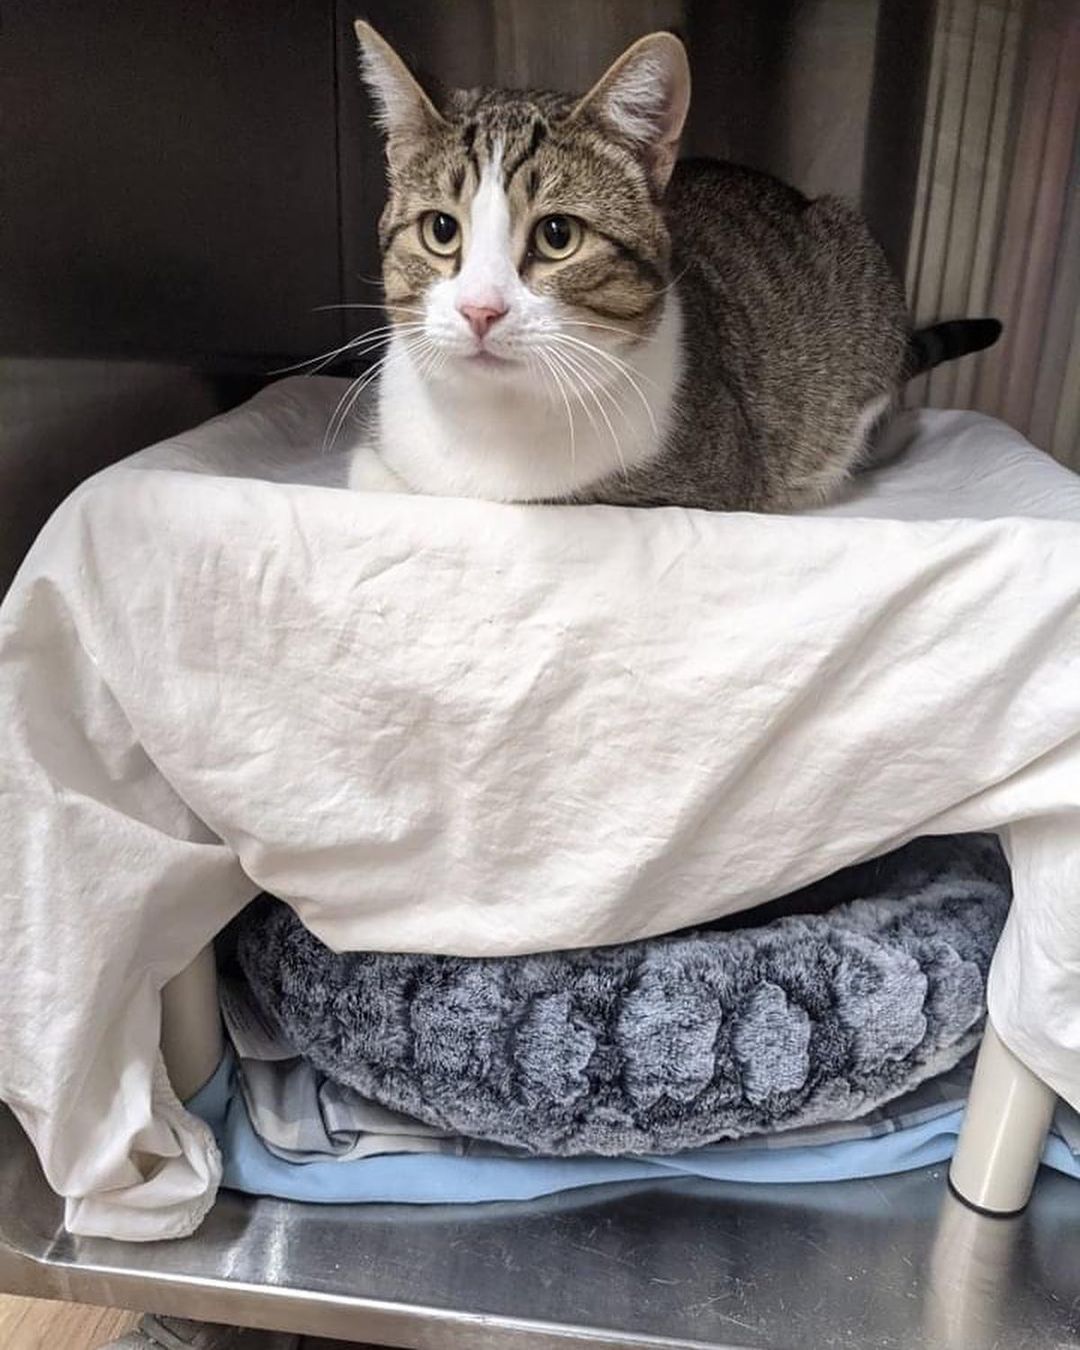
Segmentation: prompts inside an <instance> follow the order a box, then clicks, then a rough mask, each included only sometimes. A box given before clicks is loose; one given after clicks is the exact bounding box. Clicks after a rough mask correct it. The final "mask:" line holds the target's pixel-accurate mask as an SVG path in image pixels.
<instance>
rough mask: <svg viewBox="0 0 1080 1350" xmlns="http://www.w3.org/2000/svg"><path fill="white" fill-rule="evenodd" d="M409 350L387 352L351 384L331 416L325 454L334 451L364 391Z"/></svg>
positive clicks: (326, 433) (324, 445)
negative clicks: (390, 364) (392, 362)
mask: <svg viewBox="0 0 1080 1350" xmlns="http://www.w3.org/2000/svg"><path fill="white" fill-rule="evenodd" d="M407 350H408V348H407V346H406V347H405V348H404V349H402V350H399V351H389V352H387V353H386V354H385V355H384V356H381V357H380V358H379V359H378V361H376V362H375V363H374V365H372V366H369V367H368V369H367V370H365V371H364V372H363V374H362V375H358V376H357V377H356V379H355V380H353V381H352V382H351V383H350V385H349V387H348V388H347V389H346V390H345V392H344V394H342V396H341V398H340V399H339V400H338V403H337V407H335V409H334V411H333V413H332V414H331V415H330V421H329V423H328V425H327V428H326V432H325V434H324V436H323V444H322V450H323V454H328V453H329V452H330V451H331V450H333V448H334V445H335V444H336V442H337V438H338V436H339V435H340V434H341V431H342V429H343V427H344V426H345V423H346V422H347V421H348V420H349V417H350V416H351V414H352V410H353V408H354V407H355V406H356V403H357V400H358V399H359V398H360V396H361V395H362V394H363V392H364V390H365V389H367V387H368V386H369V385H370V384H371V383H372V381H373V380H375V379H377V378H378V376H379V373H380V372H381V371H382V370H383V369H384V368H385V367H386V366H387V365H389V363H390V362H391V361H392V360H394V359H395V358H397V357H401V356H403V355H406V354H407Z"/></svg>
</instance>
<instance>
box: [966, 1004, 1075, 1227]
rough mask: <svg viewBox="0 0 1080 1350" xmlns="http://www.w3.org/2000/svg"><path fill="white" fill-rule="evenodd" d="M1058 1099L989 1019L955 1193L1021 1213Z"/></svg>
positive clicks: (982, 1206)
mask: <svg viewBox="0 0 1080 1350" xmlns="http://www.w3.org/2000/svg"><path fill="white" fill-rule="evenodd" d="M1056 1104H1057V1097H1056V1095H1055V1093H1054V1091H1053V1089H1052V1088H1049V1087H1047V1086H1046V1084H1045V1083H1044V1082H1043V1081H1042V1080H1041V1079H1039V1078H1036V1077H1035V1075H1034V1074H1033V1073H1032V1072H1031V1070H1030V1069H1029V1068H1027V1067H1026V1066H1025V1065H1024V1064H1021V1063H1020V1061H1019V1060H1018V1059H1017V1058H1016V1056H1015V1055H1014V1054H1013V1053H1012V1051H1011V1050H1008V1049H1007V1048H1006V1047H1005V1045H1004V1044H1003V1043H1002V1041H1001V1039H1000V1037H999V1036H998V1034H997V1032H996V1031H995V1030H994V1028H993V1027H992V1026H991V1025H990V1023H989V1022H987V1024H986V1034H985V1035H984V1036H983V1041H982V1046H981V1048H980V1050H979V1058H978V1062H977V1063H976V1065H975V1076H974V1078H973V1079H972V1082H971V1095H970V1097H969V1098H968V1105H967V1112H966V1113H965V1116H964V1124H963V1128H962V1129H961V1131H960V1138H959V1140H958V1142H957V1145H956V1152H955V1153H954V1155H953V1160H952V1166H951V1167H950V1169H949V1184H950V1185H951V1186H952V1189H953V1191H954V1192H955V1194H956V1195H957V1196H958V1197H959V1199H961V1200H963V1201H964V1203H965V1204H967V1205H970V1206H971V1208H972V1209H976V1210H979V1211H981V1212H982V1213H984V1214H1001V1215H1004V1214H1018V1213H1019V1212H1020V1211H1021V1210H1022V1209H1023V1208H1024V1207H1025V1206H1026V1205H1027V1202H1028V1200H1029V1199H1030V1197H1031V1188H1032V1187H1033V1186H1034V1184H1035V1174H1036V1172H1037V1171H1038V1170H1039V1159H1040V1158H1041V1157H1042V1151H1043V1147H1044V1145H1045V1143H1046V1135H1047V1132H1048V1131H1049V1129H1050V1122H1051V1120H1052V1119H1053V1115H1054V1107H1055V1106H1056Z"/></svg>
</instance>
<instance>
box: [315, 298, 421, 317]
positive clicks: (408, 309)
mask: <svg viewBox="0 0 1080 1350" xmlns="http://www.w3.org/2000/svg"><path fill="white" fill-rule="evenodd" d="M387 308H391V309H399V310H400V311H401V312H402V314H423V312H424V311H423V310H422V309H421V308H420V306H419V305H391V306H387V305H385V304H383V303H382V302H381V301H380V302H379V303H378V304H375V303H374V302H371V303H370V304H366V303H363V302H361V301H358V300H351V301H349V302H348V303H347V304H339V305H315V306H314V307H313V308H312V310H311V313H312V314H323V313H325V312H326V311H327V310H331V309H381V310H383V311H385V310H386V309H387Z"/></svg>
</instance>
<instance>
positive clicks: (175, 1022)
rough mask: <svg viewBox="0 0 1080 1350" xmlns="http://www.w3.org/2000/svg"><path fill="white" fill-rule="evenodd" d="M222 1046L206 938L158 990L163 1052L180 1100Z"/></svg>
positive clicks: (213, 1064)
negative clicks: (179, 970)
mask: <svg viewBox="0 0 1080 1350" xmlns="http://www.w3.org/2000/svg"><path fill="white" fill-rule="evenodd" d="M223 1049H224V1039H223V1036H222V1030H221V1014H220V1012H219V1011H218V990H217V965H216V964H215V961H214V945H213V943H210V944H209V945H208V946H206V947H204V948H203V949H202V951H201V952H200V953H199V954H198V956H197V957H196V958H195V960H194V961H192V963H191V965H190V966H188V967H187V969H186V970H182V971H181V972H180V974H179V975H177V976H176V977H175V978H174V979H172V980H170V981H169V983H168V984H167V985H166V986H165V988H164V989H163V990H162V991H161V1053H162V1057H163V1058H164V1060H165V1068H166V1069H167V1070H168V1073H169V1081H170V1082H171V1083H172V1085H173V1091H174V1092H175V1093H176V1095H177V1096H178V1097H179V1098H180V1100H181V1101H187V1099H188V1098H189V1097H192V1096H194V1095H195V1093H196V1092H198V1090H199V1088H201V1087H202V1086H203V1084H204V1083H205V1082H207V1080H208V1079H209V1078H210V1077H211V1076H212V1075H213V1073H214V1070H215V1069H216V1068H217V1066H218V1063H219V1061H220V1059H221V1055H222V1051H223Z"/></svg>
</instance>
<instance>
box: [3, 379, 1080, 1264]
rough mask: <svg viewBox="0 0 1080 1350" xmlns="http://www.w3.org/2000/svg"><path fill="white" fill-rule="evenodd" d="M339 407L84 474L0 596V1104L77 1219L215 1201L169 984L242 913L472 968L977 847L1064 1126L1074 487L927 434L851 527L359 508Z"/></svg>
mask: <svg viewBox="0 0 1080 1350" xmlns="http://www.w3.org/2000/svg"><path fill="white" fill-rule="evenodd" d="M341 393H342V385H341V383H340V382H338V381H333V380H331V381H319V380H308V381H304V380H290V381H284V382H283V383H282V384H280V385H277V386H274V387H271V388H269V389H267V390H266V391H264V392H263V393H261V394H260V395H258V396H257V397H256V398H255V399H253V400H252V401H251V403H250V404H248V405H247V406H245V407H243V408H240V409H237V410H236V411H234V412H232V413H229V414H228V415H226V416H225V417H223V418H220V419H217V420H215V421H214V422H211V423H210V424H208V425H207V426H205V427H201V428H198V429H196V430H194V431H191V432H189V433H186V434H184V435H182V436H180V437H177V438H176V439H174V440H173V441H171V442H168V443H166V444H163V445H161V446H159V447H156V448H154V449H152V450H150V451H147V452H144V453H142V454H141V455H139V456H136V457H135V458H134V459H132V460H130V461H127V462H126V463H123V464H118V465H116V466H114V467H112V468H110V469H108V470H106V471H105V472H104V473H103V474H101V475H100V476H99V477H97V478H96V479H94V480H92V481H91V482H90V483H88V484H86V485H84V486H83V487H81V488H80V489H79V490H78V491H77V492H76V493H75V494H74V495H73V496H72V497H71V498H70V499H69V500H68V501H67V502H65V503H64V504H63V505H62V506H61V508H60V509H59V510H58V511H57V513H56V514H55V515H54V516H53V518H52V520H51V521H50V522H49V524H48V525H47V526H46V527H45V529H44V530H43V532H42V534H41V536H40V537H39V538H38V540H37V542H36V543H35V545H34V547H33V549H32V550H31V553H30V555H29V556H28V557H27V559H26V561H25V563H24V564H23V567H22V569H21V570H20V573H19V575H18V576H17V577H16V579H15V581H14V583H13V584H12V587H11V589H10V591H9V592H8V594H7V595H6V596H5V598H4V601H3V606H2V609H0V877H2V878H3V883H2V885H0V920H2V925H3V932H4V934H5V939H6V940H5V942H4V944H3V946H2V947H0V1098H3V1099H4V1100H5V1101H6V1102H8V1103H9V1104H10V1105H11V1106H12V1108H13V1109H14V1111H15V1112H16V1113H17V1115H18V1117H19V1119H20V1121H21V1122H22V1124H23V1125H24V1126H25V1128H26V1130H27V1132H28V1134H29V1135H30V1136H31V1138H32V1140H33V1142H34V1144H35V1147H36V1148H37V1150H38V1153H39V1156H40V1158H41V1160H42V1163H43V1165H44V1167H45V1171H46V1174H47V1175H48V1177H49V1180H50V1183H51V1184H52V1185H53V1186H54V1187H55V1188H56V1190H58V1191H59V1192H60V1193H61V1194H63V1195H65V1196H66V1197H67V1198H68V1203H67V1207H66V1211H65V1218H66V1222H67V1224H68V1227H69V1228H70V1229H71V1230H72V1231H74V1232H77V1233H80V1234H88V1235H95V1234H103V1235H107V1236H112V1237H118V1238H160V1237H176V1236H181V1235H183V1234H186V1233H189V1232H191V1231H193V1229H194V1228H195V1227H196V1226H197V1225H198V1223H199V1222H200V1220H201V1218H202V1216H203V1215H204V1214H205V1212H206V1210H207V1208H208V1206H209V1205H210V1204H211V1203H212V1200H213V1196H214V1192H215V1189H216V1187H217V1184H218V1182H219V1180H220V1175H221V1171H220V1159H219V1157H218V1154H217V1150H216V1148H215V1145H214V1141H213V1139H212V1137H211V1136H210V1133H209V1131H208V1130H207V1129H206V1127H205V1126H204V1125H202V1124H201V1122H198V1121H196V1120H195V1119H194V1118H193V1117H192V1116H191V1115H190V1113H186V1112H184V1111H183V1110H182V1108H181V1106H180V1105H179V1103H177V1102H176V1100H175V1098H174V1097H173V1096H172V1094H171V1092H170V1089H169V1084H168V1082H167V1081H165V1079H164V1075H163V1072H162V1070H161V1067H160V1061H159V1046H158V1041H159V998H160V990H161V987H162V986H163V985H164V983H165V982H166V981H167V980H169V979H170V978H172V977H173V976H174V975H176V974H177V973H178V972H180V971H181V970H182V969H183V968H184V967H185V966H186V965H187V964H188V963H189V962H190V961H191V960H192V959H193V958H194V957H195V956H196V955H197V953H198V952H199V951H200V950H201V949H202V948H203V947H204V946H205V945H206V944H207V943H208V942H209V941H211V940H212V938H213V937H214V935H215V934H216V933H218V932H219V931H220V930H221V929H222V928H223V927H225V926H226V925H227V924H228V923H229V921H230V920H231V919H233V918H234V917H235V916H236V915H237V914H238V913H239V912H240V911H241V910H242V909H243V908H244V906H245V905H246V904H248V903H249V902H250V901H251V900H252V899H254V898H255V897H256V896H257V895H259V894H260V893H261V892H263V891H265V892H268V893H270V894H273V895H278V896H281V897H283V898H285V899H286V900H288V902H289V903H290V904H291V905H292V906H293V907H294V908H295V909H296V911H297V912H298V913H299V915H300V917H301V919H302V920H303V922H304V924H305V925H306V926H307V927H308V928H309V929H310V930H311V931H312V932H313V933H314V934H315V935H316V936H317V937H318V938H319V939H320V940H321V941H323V942H325V943H327V944H328V945H330V946H333V947H334V948H336V949H341V950H362V951H427V952H444V953H447V952H450V953H459V954H463V955H469V956H491V957H501V956H509V955H513V954H515V953H523V952H530V951H532V952H535V951H541V950H549V951H550V950H561V949H567V948H576V947H585V946H596V945H606V944H612V943H619V942H633V941H637V940H640V939H642V938H645V937H647V936H649V935H655V934H657V933H664V932H674V931H676V930H678V929H682V928H689V927H695V926H700V925H701V924H702V923H703V922H706V921H708V920H711V919H714V918H716V917H717V916H718V915H722V914H730V913H732V912H734V911H737V910H740V909H741V910H745V909H748V908H750V907H752V906H754V905H757V904H760V903H762V902H763V901H766V900H768V899H770V898H771V897H773V896H776V895H780V894H783V893H785V892H790V891H792V890H795V889H797V888H798V887H800V886H802V885H804V884H805V883H807V882H809V881H812V880H813V879H814V878H818V877H822V876H824V875H826V874H828V873H831V872H835V871H836V870H837V869H839V868H842V867H844V866H845V865H847V864H850V863H853V862H857V861H859V860H861V859H865V858H867V857H870V856H872V855H874V854H876V853H880V852H882V851H883V850H885V849H888V848H890V847H893V846H896V845H899V844H902V843H904V842H905V841H907V840H909V839H912V838H914V837H915V836H917V835H926V834H932V835H942V834H947V833H956V832H970V831H999V830H1000V831H1002V832H1003V835H1004V839H1005V847H1006V849H1007V852H1008V856H1009V863H1010V868H1011V872H1012V881H1013V887H1014V890H1015V899H1014V903H1013V905H1012V908H1011V910H1010V914H1009V917H1008V919H1007V921H1006V925H1005V929H1004V931H1003V934H1002V938H1001V942H1000V943H999V945H998V950H997V952H996V953H995V956H994V961H993V963H992V967H991V971H990V977H989V981H988V1003H989V1009H990V1015H991V1017H992V1018H993V1020H994V1023H995V1026H996V1028H997V1030H998V1031H999V1032H1000V1034H1001V1036H1002V1039H1003V1040H1004V1041H1005V1043H1006V1044H1007V1045H1008V1046H1009V1047H1010V1048H1011V1049H1012V1050H1013V1051H1014V1052H1015V1053H1017V1054H1018V1055H1020V1057H1021V1058H1022V1059H1023V1060H1024V1061H1025V1062H1026V1063H1028V1064H1029V1065H1030V1066H1031V1067H1032V1068H1033V1069H1034V1070H1035V1071H1036V1072H1037V1073H1038V1074H1039V1075H1040V1076H1041V1077H1042V1078H1044V1079H1045V1080H1046V1081H1047V1082H1048V1083H1049V1084H1050V1085H1051V1086H1053V1087H1054V1088H1055V1089H1056V1090H1057V1091H1059V1092H1060V1093H1061V1094H1062V1095H1063V1096H1065V1097H1066V1098H1067V1099H1069V1100H1071V1101H1074V1102H1076V1101H1080V1055H1078V1053H1077V1050H1078V1049H1080V995H1078V992H1077V987H1076V980H1075V979H1074V978H1073V976H1072V972H1073V971H1075V969H1076V968H1077V966H1078V963H1080V911H1078V910H1077V906H1076V895H1077V893H1078V885H1080V878H1078V875H1077V858H1078V857H1080V672H1078V669H1077V653H1078V652H1080V573H1078V571H1077V566H1076V559H1077V556H1078V554H1080V493H1078V491H1077V480H1076V479H1075V478H1074V477H1073V476H1071V475H1070V474H1069V472H1068V471H1067V470H1066V469H1064V468H1063V467H1061V466H1059V465H1055V464H1053V463H1052V462H1051V461H1050V460H1049V459H1047V457H1046V456H1044V455H1040V454H1039V453H1038V452H1037V451H1036V450H1034V449H1033V448H1032V447H1031V446H1029V445H1027V444H1026V442H1024V440H1023V438H1022V437H1019V436H1017V435H1016V433H1014V432H1011V431H1010V430H1009V429H1008V428H1007V427H1004V426H1002V425H1001V424H1000V423H996V422H993V421H992V420H990V419H987V418H980V417H975V416H971V415H957V414H945V413H925V414H918V415H916V416H909V417H905V418H903V419H902V420H901V421H900V422H898V423H897V425H896V428H895V438H896V444H894V445H892V446H891V448H894V449H898V450H899V451H900V453H899V455H898V457H897V458H896V459H895V461H894V462H892V463H890V464H889V465H887V466H886V467H885V468H883V469H882V470H880V471H879V472H878V473H875V474H874V475H872V476H870V477H868V478H867V479H865V480H863V481H862V482H861V483H856V484H853V488H852V490H853V493H854V494H855V496H856V500H853V501H849V502H848V503H846V506H847V508H849V509H850V511H851V512H852V515H853V516H854V517H857V518H852V515H849V516H846V517H845V516H839V515H835V514H834V515H815V514H809V515H800V516H793V517H763V516H753V515H739V514H736V515H709V514H707V513H703V512H693V511H680V510H659V511H631V510H618V509H611V508H604V507H580V508H575V507H565V508H563V507H551V508H546V507H511V506H500V505H496V504H492V503H487V502H476V501H471V502H470V501H449V500H442V499H434V498H422V497H408V498H406V497H397V496H389V495H387V496H376V495H371V496H367V497H365V496H363V495H361V494H355V493H349V492H346V491H342V490H338V489H337V488H335V487H334V486H333V485H334V484H335V483H337V484H340V483H342V482H343V481H344V468H345V466H344V464H343V462H342V461H341V460H340V459H339V460H337V461H336V462H334V463H331V462H329V457H324V456H321V455H320V446H321V444H322V440H323V432H324V431H325V428H326V424H327V419H328V417H329V415H330V413H331V411H332V409H333V407H334V406H335V404H336V403H337V402H338V400H339V399H340V397H341ZM104 450H105V448H104V447H98V451H99V452H101V453H104ZM920 484H921V487H920V486H919V485H920ZM939 485H940V488H941V497H940V500H939V499H937V498H936V497H935V492H936V490H937V487H938V486H939ZM860 492H861V493H863V494H864V495H863V498H862V500H861V501H859V500H857V498H858V494H859V493H860ZM913 502H914V507H913V506H912V503H913ZM1003 512H1005V513H1007V514H1008V515H1009V517H1010V518H1008V519H1000V518H997V517H999V516H1000V515H1001V514H1002V513H1003ZM907 514H913V515H917V516H923V515H929V516H932V517H934V518H931V519H921V518H920V519H907V518H904V517H905V516H906V515H907ZM1025 514H1026V516H1027V518H1019V516H1023V515H1025ZM890 515H894V516H895V517H896V518H892V519H890V518H889V517H890ZM988 516H989V517H994V518H987V517H988ZM942 517H947V518H942ZM1035 517H1043V518H1039V519H1036V518H1035Z"/></svg>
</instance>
